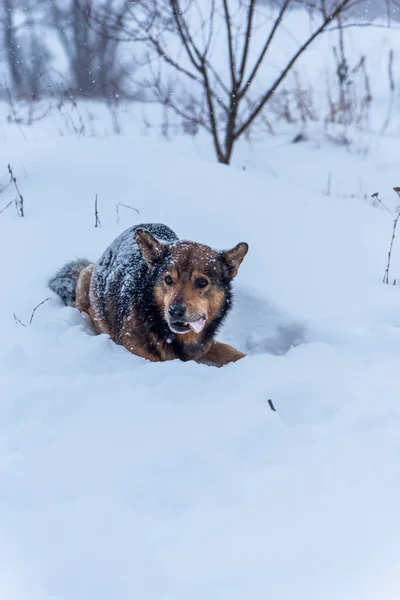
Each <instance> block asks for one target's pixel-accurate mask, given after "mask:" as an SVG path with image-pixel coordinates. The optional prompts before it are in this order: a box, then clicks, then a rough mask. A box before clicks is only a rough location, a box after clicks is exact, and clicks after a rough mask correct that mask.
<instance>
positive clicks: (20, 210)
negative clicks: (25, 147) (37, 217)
mask: <svg viewBox="0 0 400 600" xmlns="http://www.w3.org/2000/svg"><path fill="white" fill-rule="evenodd" d="M8 172H9V173H10V177H11V181H12V182H13V184H14V186H15V189H16V190H17V194H18V201H17V199H16V200H15V206H16V208H17V213H18V214H19V216H20V217H23V216H25V215H24V198H23V196H22V194H21V192H20V191H19V188H18V184H17V178H16V177H15V176H14V173H13V171H12V168H11V165H8Z"/></svg>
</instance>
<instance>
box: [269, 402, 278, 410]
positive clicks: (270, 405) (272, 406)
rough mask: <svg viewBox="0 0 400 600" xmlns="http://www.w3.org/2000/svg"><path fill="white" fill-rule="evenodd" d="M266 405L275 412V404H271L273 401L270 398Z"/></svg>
mask: <svg viewBox="0 0 400 600" xmlns="http://www.w3.org/2000/svg"><path fill="white" fill-rule="evenodd" d="M268 406H269V407H270V409H271V410H272V411H273V412H276V409H275V406H274V405H273V403H272V400H268Z"/></svg>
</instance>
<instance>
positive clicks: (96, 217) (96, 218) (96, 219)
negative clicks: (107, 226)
mask: <svg viewBox="0 0 400 600" xmlns="http://www.w3.org/2000/svg"><path fill="white" fill-rule="evenodd" d="M94 226H95V227H101V221H100V219H99V211H98V210H97V194H96V197H95V199H94Z"/></svg>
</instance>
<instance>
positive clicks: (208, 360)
mask: <svg viewBox="0 0 400 600" xmlns="http://www.w3.org/2000/svg"><path fill="white" fill-rule="evenodd" d="M245 356H246V354H243V352H239V350H236V348H233V346H229V345H228V344H222V343H221V342H213V343H212V345H211V347H210V348H209V350H208V351H207V352H206V354H204V355H203V356H202V357H201V358H200V359H198V360H197V362H198V363H201V364H205V365H210V366H214V367H223V366H224V365H228V364H229V363H231V362H236V361H237V360H240V359H241V358H244V357H245Z"/></svg>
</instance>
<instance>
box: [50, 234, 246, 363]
mask: <svg viewBox="0 0 400 600" xmlns="http://www.w3.org/2000/svg"><path fill="white" fill-rule="evenodd" d="M247 251H248V246H247V244H245V243H241V244H238V245H237V246H236V247H235V248H233V249H232V250H228V251H225V252H217V251H215V250H212V249H211V248H209V247H208V246H204V245H202V244H197V243H194V242H187V241H180V240H179V239H178V238H177V236H176V235H175V233H174V232H173V231H172V230H171V229H169V227H167V226H165V225H162V224H145V225H139V226H136V227H131V228H130V229H127V230H126V231H124V232H123V233H122V234H121V235H120V236H119V237H118V238H117V239H116V240H115V241H114V242H113V243H112V244H111V246H109V248H107V250H106V251H105V252H104V254H103V256H102V257H101V258H100V260H99V261H98V262H97V263H96V264H90V263H89V262H88V261H87V260H78V261H75V262H71V263H69V264H67V265H66V266H64V267H63V268H62V269H61V270H60V271H59V272H58V273H57V274H56V275H55V276H54V277H53V278H52V279H51V280H50V282H49V285H50V288H51V289H52V290H53V291H54V292H56V293H57V294H59V295H60V296H61V298H62V300H63V301H64V302H65V304H67V305H70V306H75V307H76V308H78V309H79V310H80V311H83V312H86V313H87V314H88V315H89V316H90V318H91V320H92V321H93V324H94V326H95V329H96V331H97V332H98V333H106V334H108V335H109V336H110V337H111V338H112V339H113V340H114V341H115V342H116V343H117V344H121V345H122V346H124V347H125V348H127V349H128V350H130V351H131V352H132V353H133V354H136V355H138V356H142V357H144V358H147V359H148V360H151V361H165V360H173V359H176V358H178V359H180V360H184V361H186V360H195V361H197V362H202V363H205V364H212V365H216V366H222V365H225V364H228V363H230V362H234V361H236V360H239V359H240V358H243V357H244V356H245V355H244V354H243V353H241V352H239V351H238V350H236V349H235V348H232V347H231V346H228V345H227V344H222V343H220V342H217V341H215V339H214V338H215V335H216V333H217V331H218V329H219V327H220V326H221V324H222V322H223V320H224V319H225V318H226V316H227V314H228V312H229V310H230V308H231V306H232V290H231V282H232V279H233V278H234V277H235V276H236V274H237V271H238V269H239V266H240V264H241V262H242V260H243V258H244V257H245V255H246V254H247ZM178 313H179V314H178ZM175 314H178V316H179V319H175ZM200 328H202V329H201V331H198V330H199V329H200Z"/></svg>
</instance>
